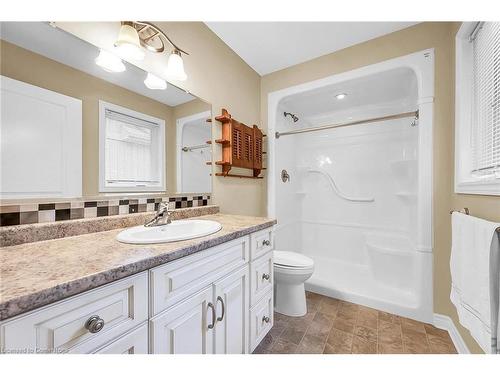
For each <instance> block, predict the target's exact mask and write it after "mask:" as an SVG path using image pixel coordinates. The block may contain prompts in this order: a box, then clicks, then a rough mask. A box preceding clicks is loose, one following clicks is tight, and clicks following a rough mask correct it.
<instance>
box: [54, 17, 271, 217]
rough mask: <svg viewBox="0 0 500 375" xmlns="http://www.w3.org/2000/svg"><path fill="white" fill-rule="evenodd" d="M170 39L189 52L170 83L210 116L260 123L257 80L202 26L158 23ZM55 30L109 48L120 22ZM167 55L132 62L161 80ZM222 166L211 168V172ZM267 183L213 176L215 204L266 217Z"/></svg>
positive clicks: (216, 149) (216, 155) (217, 150)
mask: <svg viewBox="0 0 500 375" xmlns="http://www.w3.org/2000/svg"><path fill="white" fill-rule="evenodd" d="M156 24H157V25H158V26H159V27H160V28H161V29H162V30H163V31H165V32H166V33H167V34H168V35H169V37H170V38H172V40H173V41H174V42H175V43H176V44H178V45H179V46H180V47H181V48H182V49H184V50H186V51H188V52H189V54H190V55H189V56H185V57H184V64H185V69H186V73H187V75H188V79H187V80H186V81H184V82H173V83H174V84H175V85H177V86H179V87H181V88H183V89H185V90H187V91H189V92H190V93H192V94H193V95H196V96H198V97H200V98H202V99H203V100H205V101H207V102H209V103H211V104H212V106H213V107H212V108H213V116H217V115H218V114H220V111H221V108H226V109H227V110H228V111H229V112H230V113H231V114H232V115H233V117H234V118H236V119H238V120H240V121H242V122H244V123H246V124H248V125H252V124H259V119H260V100H259V98H260V76H259V75H258V74H257V73H256V72H255V71H254V70H253V69H252V68H250V67H249V66H248V65H247V64H246V63H245V62H244V61H243V60H242V59H241V58H240V57H239V56H238V55H236V53H234V52H233V51H232V50H231V49H230V48H229V47H228V46H227V45H226V44H225V43H224V42H223V41H222V40H220V39H219V38H218V37H217V36H216V35H215V34H214V33H213V32H212V31H210V29H209V28H208V27H207V26H205V24H203V23H202V22H157V23H156ZM57 25H58V26H59V27H60V28H62V29H64V30H66V31H68V32H71V33H73V34H74V35H76V36H78V37H80V38H82V39H84V40H87V41H89V42H91V43H92V44H95V45H97V46H100V47H102V48H108V49H110V48H112V45H113V42H114V41H115V40H116V37H117V35H118V31H119V27H120V24H119V22H107V23H103V22H99V23H86V22H79V23H70V22H63V23H60V22H58V23H57ZM167 58H168V56H167V55H166V54H162V55H153V54H148V55H147V56H146V58H145V59H144V60H143V61H141V62H133V63H134V64H135V65H137V66H139V67H141V68H142V69H144V70H147V71H151V72H153V73H155V74H156V75H158V76H160V77H164V78H166V76H165V67H166V63H167ZM212 126H213V129H214V131H213V132H212V138H213V139H215V138H220V126H219V125H218V124H217V123H216V122H214V123H213V124H212ZM213 147H214V148H213V150H214V154H213V155H214V159H217V160H219V158H220V157H221V156H220V146H218V145H214V146H213ZM219 168H220V167H216V166H213V172H215V170H216V169H219ZM265 181H266V180H265V179H260V180H250V179H238V178H229V177H227V178H223V177H215V178H214V179H213V197H214V202H215V203H216V204H218V205H219V206H220V208H221V211H222V212H226V213H234V214H245V215H255V216H261V215H265V209H264V205H263V204H261V202H262V200H263V199H264V196H265V190H264V189H265V183H266V182H265Z"/></svg>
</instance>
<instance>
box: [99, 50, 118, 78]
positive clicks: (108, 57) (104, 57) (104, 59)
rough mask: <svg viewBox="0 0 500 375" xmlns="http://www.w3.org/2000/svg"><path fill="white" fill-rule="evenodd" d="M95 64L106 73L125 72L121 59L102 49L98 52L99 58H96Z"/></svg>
mask: <svg viewBox="0 0 500 375" xmlns="http://www.w3.org/2000/svg"><path fill="white" fill-rule="evenodd" d="M95 63H96V64H97V65H99V66H100V67H101V68H103V69H104V70H105V71H107V72H111V73H119V72H123V71H125V65H124V64H123V62H122V59H120V58H119V57H118V56H115V55H113V54H112V53H110V52H108V51H105V50H103V49H101V50H100V51H99V56H97V57H96V59H95Z"/></svg>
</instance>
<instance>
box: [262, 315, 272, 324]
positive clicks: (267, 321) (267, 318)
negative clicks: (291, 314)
mask: <svg viewBox="0 0 500 375" xmlns="http://www.w3.org/2000/svg"><path fill="white" fill-rule="evenodd" d="M262 321H263V322H264V323H269V322H270V321H271V319H269V317H268V316H265V315H264V316H263V317H262Z"/></svg>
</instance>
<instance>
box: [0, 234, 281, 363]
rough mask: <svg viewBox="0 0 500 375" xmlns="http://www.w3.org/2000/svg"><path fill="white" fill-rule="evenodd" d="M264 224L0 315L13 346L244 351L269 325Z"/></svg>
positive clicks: (4, 344) (7, 343) (3, 340)
mask: <svg viewBox="0 0 500 375" xmlns="http://www.w3.org/2000/svg"><path fill="white" fill-rule="evenodd" d="M272 248H273V232H272V228H268V229H264V230H262V231H259V232H256V233H253V234H251V235H247V236H243V237H240V238H237V239H234V240H232V241H228V242H225V243H222V244H220V245H217V246H214V247H212V248H209V249H206V250H203V251H200V252H198V253H195V254H192V255H187V256H185V257H183V258H180V259H178V260H175V261H172V262H169V263H166V264H164V265H160V266H157V267H155V268H152V269H150V270H147V271H143V272H141V273H138V274H136V275H133V276H129V277H127V278H124V279H122V280H118V281H115V282H112V283H110V284H107V285H105V286H102V287H99V288H96V289H93V290H90V291H88V292H85V293H81V294H79V295H76V296H73V297H70V298H67V299H64V300H62V301H60V302H56V303H53V304H50V305H48V306H46V307H42V308H40V309H37V310H34V311H31V312H27V313H25V314H23V315H20V316H17V317H13V318H11V319H8V320H6V321H3V322H0V348H1V349H2V351H4V352H13V353H16V352H19V353H37V352H39V353H45V352H50V353H54V352H55V353H59V352H60V353H114V354H119V353H129V354H138V353H162V354H180V353H190V354H244V353H249V352H252V351H253V350H254V349H255V347H256V346H257V345H258V344H259V342H260V341H261V340H262V339H263V338H264V336H265V335H266V333H267V332H268V331H269V330H270V329H271V327H272V324H273V263H272V251H271V250H272Z"/></svg>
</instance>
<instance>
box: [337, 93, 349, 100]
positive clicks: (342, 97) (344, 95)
mask: <svg viewBox="0 0 500 375" xmlns="http://www.w3.org/2000/svg"><path fill="white" fill-rule="evenodd" d="M346 96H347V94H344V93H341V94H337V95H335V97H336V98H337V100H342V99H344V98H345V97H346Z"/></svg>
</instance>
